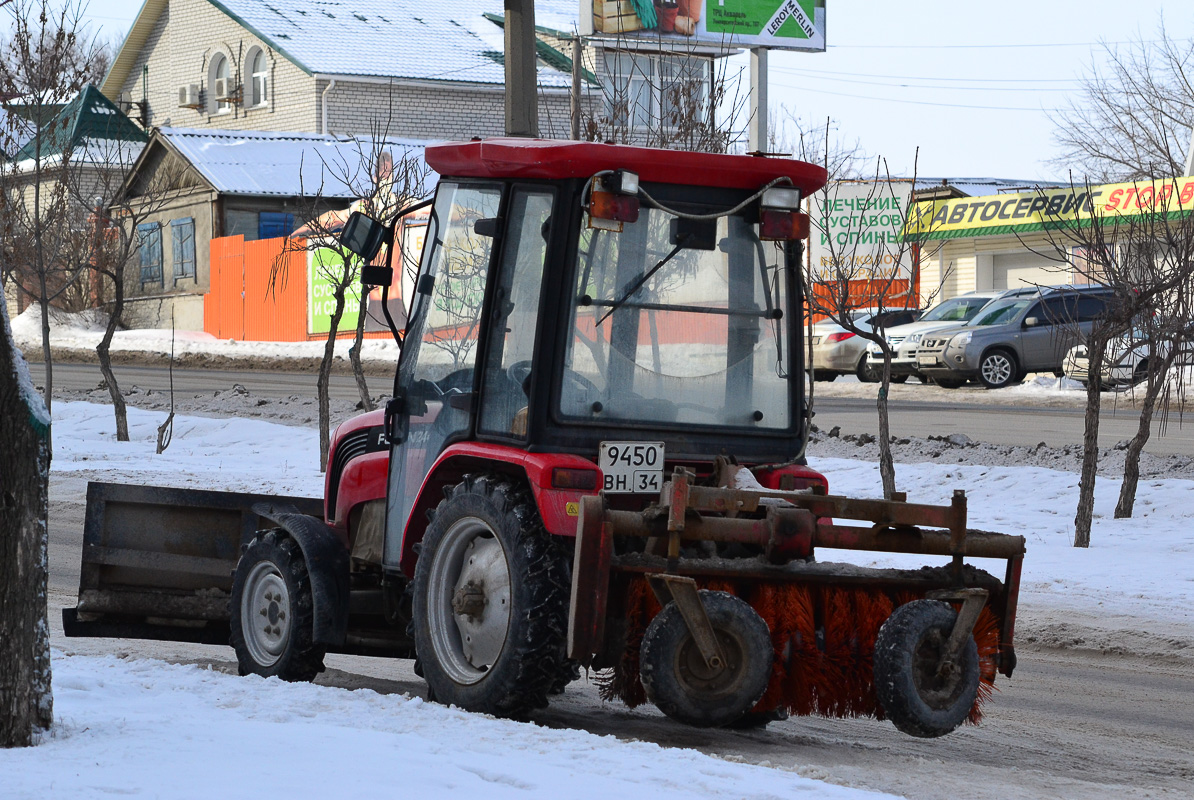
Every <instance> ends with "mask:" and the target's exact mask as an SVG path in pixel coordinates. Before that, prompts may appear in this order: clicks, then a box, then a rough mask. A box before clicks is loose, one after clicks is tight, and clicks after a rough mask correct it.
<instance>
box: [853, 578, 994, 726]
mask: <svg viewBox="0 0 1194 800" xmlns="http://www.w3.org/2000/svg"><path fill="white" fill-rule="evenodd" d="M956 619H957V613H956V612H955V611H954V610H953V608H952V607H951V606H950V605H948V604H947V603H942V602H941V601H939V600H913V601H912V602H911V603H907V604H906V605H902V606H900V607H899V608H897V609H896V610H895V611H894V612H892V615H891V616H890V617H888V618H887V621H886V622H884V623H883V627H882V628H880V629H879V636H878V638H877V639H876V640H875V665H874V666H875V693H876V694H877V695H878V697H879V703H880V704H881V705H882V706H883V710H884V711H885V712H886V713H887V717H888V719H890V720H891V721H892V722H893V723H894V724H895V726H896V727H897V728H899V729H900V730H901V731H903V732H904V733H907V734H909V735H911V736H919V737H921V738H925V739H931V738H934V737H937V736H944V735H945V734H947V733H949V732H950V731H952V730H954V729H955V728H957V727H958V726H959V725H961V724H962V723H963V722H965V721H966V718H967V717H969V716H970V710H971V708H973V707H974V701H975V698H976V697H977V696H978V680H979V664H978V646H977V645H976V644H975V642H974V636H970V637H968V638H967V640H966V642H965V644H964V645H963V647H962V653H961V655H960V656H959V657H958V658H956V659H953V660H950V659H949V658H948V653H947V646H946V645H947V642H948V641H949V635H950V632H951V631H953V627H954V620H956Z"/></svg>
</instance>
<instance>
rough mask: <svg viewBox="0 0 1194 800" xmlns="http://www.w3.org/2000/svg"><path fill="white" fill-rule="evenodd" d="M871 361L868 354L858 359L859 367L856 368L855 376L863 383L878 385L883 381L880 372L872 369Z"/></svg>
mask: <svg viewBox="0 0 1194 800" xmlns="http://www.w3.org/2000/svg"><path fill="white" fill-rule="evenodd" d="M870 361H871V360H870V359H869V358H867V355H866V353H863V354H862V358H860V359H858V366H857V367H855V368H854V374H855V376H857V378H858V380H859V381H860V382H862V383H878V382H879V381H881V380H882V379H883V376H882V375H881V374H880V372H879V370H877V369H874V368H872V367H871V365H870Z"/></svg>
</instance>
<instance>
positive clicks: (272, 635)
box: [229, 530, 325, 681]
mask: <svg viewBox="0 0 1194 800" xmlns="http://www.w3.org/2000/svg"><path fill="white" fill-rule="evenodd" d="M314 609H315V606H314V602H313V600H312V596H311V578H310V575H309V574H308V572H307V562H306V560H305V559H304V558H303V551H302V550H301V549H300V548H299V546H298V543H297V542H296V541H295V540H294V539H292V538H290V537H289V536H287V535H286V533H285V532H284V531H280V530H272V531H266V532H265V533H262V534H259V535H258V536H257V538H255V539H254V540H253V541H252V542H251V543H250V544H249V546H248V547H247V548H245V552H244V553H243V554H242V555H241V557H240V561H239V562H238V563H237V565H236V574H235V575H234V576H233V579H232V602H231V608H230V609H229V610H230V612H231V613H230V614H229V625H230V627H231V636H230V637H229V638H230V643H231V645H232V648H233V649H234V650H235V651H236V661H237V664H238V666H239V668H240V674H241V675H263V676H266V677H270V676H276V677H279V678H281V679H282V680H284V681H309V680H311V679H312V678H314V677H315V676H316V675H318V674H319V673H320V672H323V655H324V652H325V648H323V647H322V646H317V645H315V644H314V643H313V633H314V622H315V611H314Z"/></svg>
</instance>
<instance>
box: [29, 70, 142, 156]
mask: <svg viewBox="0 0 1194 800" xmlns="http://www.w3.org/2000/svg"><path fill="white" fill-rule="evenodd" d="M40 135H41V140H42V144H41V154H42V157H43V158H44V157H46V156H53V155H61V154H62V153H65V152H67V151H69V150H73V149H74V148H76V147H78V146H79V145H80V143H83V142H86V141H88V140H107V141H124V142H145V141H149V137H148V136H147V135H146V134H145V131H143V130H141V128H140V127H139V126H138V125H137V124H136V123H135V122H133V121H132V120H131V119H129V118H128V115H127V114H125V113H124V112H123V111H121V110H120V109H119V108H117V107H116V106H115V105H114V104H113V103H112V101H111V100H109V99H108V98H106V97H104V95H103V93H102V92H100V90H99V89H97V88H95V87H94V86H86V87H84V88H83V91H81V92H79V94H78V96H77V97H75V99H74V100H72V101H70V102H69V103H67V104H66V106H65V107H64V108H63V109H62V110H61V111H59V112H58V114H57V116H55V117H54V118H53V119H52V120H50V123H49V124H48V125H47V126H46V127H45V128H43V129H42V131H41V134H40ZM36 143H37V140H36V139H32V140H30V141H28V142H26V143H25V145H24V146H23V147H22V148H21V149H20V150H19V151H17V156H16V160H17V161H21V160H23V159H28V158H35V157H36V155H37V149H36Z"/></svg>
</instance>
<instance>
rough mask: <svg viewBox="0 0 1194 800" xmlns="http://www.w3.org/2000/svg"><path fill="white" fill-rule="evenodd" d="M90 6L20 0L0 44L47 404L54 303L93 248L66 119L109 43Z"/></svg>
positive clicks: (12, 238)
mask: <svg viewBox="0 0 1194 800" xmlns="http://www.w3.org/2000/svg"><path fill="white" fill-rule="evenodd" d="M84 8H85V6H84V4H83V3H82V2H78V1H76V0H66V2H64V3H63V4H62V5H61V6H57V5H56V4H55V3H53V2H52V0H12V1H11V2H10V3H8V4H7V5H6V6H5V7H4V10H5V11H6V12H7V14H8V16H9V19H10V29H9V35H8V38H7V39H6V40H4V41H3V43H2V44H0V107H3V109H4V111H5V112H6V115H5V119H4V126H3V130H2V131H0V139H3V144H2V149H3V151H4V152H6V153H17V157H16V159H15V160H14V161H12V162H10V163H6V164H5V165H4V166H3V167H2V170H3V176H2V180H3V191H2V192H0V204H2V205H0V217H2V218H3V220H4V224H3V226H0V238H3V240H4V247H3V250H4V252H5V254H6V255H8V256H10V257H12V258H14V262H13V264H12V266H11V273H10V275H9V280H10V282H11V283H12V284H13V285H15V286H16V287H17V289H18V291H19V292H21V293H22V294H24V295H25V296H26V297H29V298H32V299H34V300H36V301H37V303H38V304H39V305H40V307H41V323H42V359H43V361H44V363H45V374H46V380H45V389H44V392H45V394H44V397H45V401H46V407H47V408H48V407H50V405H51V398H52V395H53V389H54V371H53V359H52V354H51V351H50V306H51V305H52V304H54V303H55V302H56V301H58V300H59V299H60V298H62V297H64V296H68V295H69V294H70V293H71V292H72V290H73V287H77V281H78V278H79V276H80V274H81V272H82V271H83V269H84V268H85V259H83V258H81V253H83V252H85V251H86V249H87V244H86V241H85V227H86V226H85V218H86V210H85V209H80V208H79V207H78V206H76V205H75V204H73V203H71V202H70V197H69V191H68V190H67V178H66V176H67V174H68V171H69V168H70V163H71V159H72V156H73V154H72V147H71V143H70V142H69V141H68V140H67V137H66V136H65V135H64V134H65V130H64V129H63V128H64V124H65V120H62V119H57V120H56V114H57V112H58V111H59V110H60V109H61V107H62V105H63V104H64V103H65V102H66V101H67V100H69V99H70V98H72V97H74V96H75V95H77V94H78V93H79V92H80V91H81V90H82V89H83V87H84V86H86V85H87V82H88V80H89V79H90V77H91V76H92V74H93V73H94V70H95V65H96V61H97V58H98V52H99V49H100V48H98V47H97V46H96V45H95V44H94V42H89V41H88V40H87V39H86V34H85V32H84V31H83V29H82V22H81V20H82V14H83V10H84ZM22 148H23V149H22ZM18 151H21V152H19V153H18ZM81 233H82V234H83V236H84V239H83V241H82V242H81V241H80V234H81Z"/></svg>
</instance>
